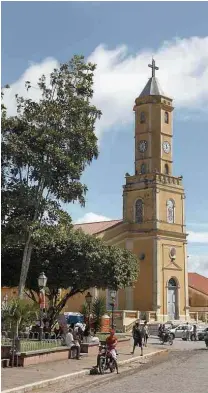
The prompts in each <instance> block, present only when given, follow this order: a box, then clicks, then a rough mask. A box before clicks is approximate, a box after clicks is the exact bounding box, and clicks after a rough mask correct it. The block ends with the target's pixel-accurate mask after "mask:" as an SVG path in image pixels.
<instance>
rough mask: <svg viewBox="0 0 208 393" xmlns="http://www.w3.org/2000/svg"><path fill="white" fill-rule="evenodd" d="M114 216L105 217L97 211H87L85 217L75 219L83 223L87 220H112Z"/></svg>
mask: <svg viewBox="0 0 208 393" xmlns="http://www.w3.org/2000/svg"><path fill="white" fill-rule="evenodd" d="M110 220H112V218H109V217H105V216H102V215H99V214H95V213H92V212H90V213H86V214H85V215H84V216H83V217H81V218H79V219H78V220H76V221H75V224H83V223H85V222H100V221H110Z"/></svg>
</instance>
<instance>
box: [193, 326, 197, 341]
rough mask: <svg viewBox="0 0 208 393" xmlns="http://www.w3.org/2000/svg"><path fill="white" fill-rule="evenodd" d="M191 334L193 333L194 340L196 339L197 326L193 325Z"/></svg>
mask: <svg viewBox="0 0 208 393" xmlns="http://www.w3.org/2000/svg"><path fill="white" fill-rule="evenodd" d="M193 335H194V341H197V326H196V325H194V326H193Z"/></svg>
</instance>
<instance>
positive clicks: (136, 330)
mask: <svg viewBox="0 0 208 393" xmlns="http://www.w3.org/2000/svg"><path fill="white" fill-rule="evenodd" d="M132 336H133V340H134V346H133V351H132V352H131V353H132V355H133V354H134V351H135V348H136V346H137V345H139V347H140V348H141V356H143V338H144V337H143V329H142V327H141V325H140V321H138V322H136V323H135V325H134V327H133V330H132Z"/></svg>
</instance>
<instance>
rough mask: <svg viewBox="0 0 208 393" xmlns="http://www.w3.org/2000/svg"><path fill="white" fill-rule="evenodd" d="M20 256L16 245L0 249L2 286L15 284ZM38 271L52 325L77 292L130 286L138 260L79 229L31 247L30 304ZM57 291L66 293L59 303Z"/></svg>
mask: <svg viewBox="0 0 208 393" xmlns="http://www.w3.org/2000/svg"><path fill="white" fill-rule="evenodd" d="M21 255H22V248H21V247H20V246H19V245H18V246H14V245H13V246H12V245H10V246H9V247H6V248H4V247H3V249H2V285H5V286H10V287H12V286H15V285H17V283H18V277H19V272H20V269H21ZM41 271H44V272H45V274H46V276H47V277H48V281H47V289H46V295H47V298H48V302H49V308H48V315H49V318H50V321H51V324H52V323H53V322H54V321H55V319H56V317H57V316H58V314H59V313H60V312H61V310H62V309H63V307H64V306H65V304H66V302H67V300H68V299H69V298H70V297H72V296H74V295H76V294H77V293H83V292H85V291H87V290H89V288H93V287H97V288H103V289H105V288H113V289H115V290H118V289H119V288H124V287H126V286H130V285H132V284H133V283H134V281H136V279H137V275H138V261H137V258H136V257H135V256H134V255H133V254H132V253H131V252H130V251H128V250H125V249H122V248H116V247H114V246H108V245H106V244H105V243H104V242H103V241H102V240H101V239H98V238H95V237H93V236H90V235H86V234H84V233H83V232H82V231H81V230H76V231H75V230H71V231H69V233H64V234H63V236H62V237H61V236H59V237H58V235H57V237H54V238H53V239H51V240H50V241H49V240H47V241H46V242H45V245H43V243H42V242H41V243H40V246H39V247H38V246H36V247H35V248H34V251H33V254H32V258H31V264H30V268H29V274H28V276H27V281H26V287H27V288H28V291H27V293H28V295H29V296H30V297H31V298H32V299H33V300H34V301H36V298H35V293H37V292H38V283H37V278H38V276H39V274H40V272H41ZM59 288H63V289H66V290H67V291H66V294H65V295H64V297H63V298H62V299H61V300H60V299H59Z"/></svg>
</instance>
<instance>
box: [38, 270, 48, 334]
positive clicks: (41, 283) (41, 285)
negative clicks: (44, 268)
mask: <svg viewBox="0 0 208 393" xmlns="http://www.w3.org/2000/svg"><path fill="white" fill-rule="evenodd" d="M46 284H47V277H46V275H45V273H44V272H42V273H40V275H39V277H38V286H39V289H40V291H39V304H40V334H39V341H42V338H43V310H44V308H45V287H46Z"/></svg>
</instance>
